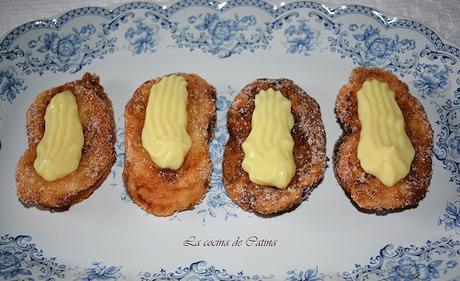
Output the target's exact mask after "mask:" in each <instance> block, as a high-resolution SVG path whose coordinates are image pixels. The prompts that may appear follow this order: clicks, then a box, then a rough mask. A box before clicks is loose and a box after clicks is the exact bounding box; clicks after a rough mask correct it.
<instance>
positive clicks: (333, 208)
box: [0, 0, 460, 280]
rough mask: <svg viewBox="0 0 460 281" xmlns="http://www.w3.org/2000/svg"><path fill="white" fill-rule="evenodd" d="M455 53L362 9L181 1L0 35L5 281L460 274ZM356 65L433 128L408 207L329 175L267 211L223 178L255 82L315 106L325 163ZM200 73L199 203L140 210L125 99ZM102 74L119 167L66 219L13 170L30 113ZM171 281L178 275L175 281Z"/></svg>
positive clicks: (76, 14)
mask: <svg viewBox="0 0 460 281" xmlns="http://www.w3.org/2000/svg"><path fill="white" fill-rule="evenodd" d="M459 59H460V50H459V49H458V48H456V47H453V46H449V45H447V44H444V43H443V42H442V40H441V39H440V38H439V37H438V36H437V35H436V33H435V32H434V31H432V30H431V29H430V28H428V27H427V26H425V25H423V24H420V23H417V22H414V21H411V20H405V19H397V18H387V17H386V16H384V15H382V14H381V13H380V12H378V11H375V10H373V9H371V8H367V7H363V6H354V5H348V6H342V7H340V8H338V9H335V10H330V9H329V8H327V7H326V6H324V5H321V4H318V3H314V2H293V3H287V4H286V3H284V2H283V3H282V4H280V5H275V6H272V5H271V4H267V3H265V2H263V1H257V0H238V1H230V2H223V3H221V4H218V3H213V2H207V1H201V0H183V1H180V2H177V3H173V4H168V5H164V6H163V5H157V4H154V3H129V4H125V5H122V6H119V7H117V8H115V9H113V10H107V9H104V8H92V7H87V8H82V9H77V10H72V11H69V12H67V13H65V14H63V15H62V16H60V17H59V18H56V19H53V20H47V21H35V22H29V23H26V24H24V25H22V26H19V27H17V28H16V29H14V30H13V31H12V32H10V33H8V34H7V35H6V36H5V37H4V38H3V40H2V41H0V98H1V100H0V144H1V149H0V155H1V156H0V157H1V162H0V178H1V179H2V187H1V188H2V196H1V197H0V208H1V209H0V210H1V212H0V225H1V231H0V235H1V238H0V277H3V278H4V279H14V280H28V279H27V278H33V279H35V280H51V279H54V280H59V279H68V280H121V279H127V280H162V279H168V278H170V279H173V280H177V279H179V280H180V279H184V280H265V279H272V280H284V279H287V280H330V279H346V280H364V279H366V278H369V279H370V280H374V279H385V280H411V279H418V280H431V279H437V278H442V279H443V280H458V279H460V275H459V272H460V265H459V263H460V242H459V241H458V239H459V237H460V175H459V174H460V170H459V169H460V167H459V163H460V70H459V69H460V66H459V65H460V63H459ZM358 65H361V66H379V67H382V68H386V69H389V70H392V71H393V72H394V73H396V74H397V75H398V76H399V77H400V78H401V79H402V80H403V81H405V82H406V83H407V84H408V85H409V87H410V89H411V92H412V94H413V95H414V96H416V97H417V98H418V99H419V100H420V101H421V102H422V104H423V105H424V107H425V110H426V112H427V114H428V118H429V120H430V122H431V124H432V126H433V130H434V141H435V146H434V153H433V160H434V161H433V177H432V181H431V185H430V188H429V192H428V194H427V196H426V198H425V199H424V200H423V201H422V202H421V203H420V205H419V206H418V207H417V208H415V209H409V210H405V211H403V212H400V213H394V214H389V215H386V216H376V215H370V214H364V213H361V212H359V211H358V210H357V209H356V208H355V207H354V206H353V205H352V204H351V203H350V201H349V199H348V198H347V197H346V196H345V194H344V192H343V191H342V189H341V188H340V186H339V185H338V184H337V182H336V179H335V177H334V173H333V169H332V163H331V161H330V160H329V162H328V168H327V170H326V174H325V178H324V180H323V182H322V183H321V184H320V185H319V186H318V187H317V188H316V189H315V190H314V191H313V192H312V194H311V196H310V198H309V199H308V200H307V201H304V202H303V203H302V204H301V205H300V206H299V207H298V208H296V209H295V210H294V211H292V212H289V213H286V214H283V215H280V216H275V217H272V218H261V217H258V216H255V215H253V214H250V213H247V212H244V211H242V210H240V209H239V207H237V206H235V205H234V204H233V203H232V202H231V201H230V200H229V199H228V197H227V195H226V193H225V190H224V188H223V185H222V180H221V171H222V168H221V162H222V154H223V146H224V145H225V143H226V141H227V137H228V136H227V132H226V119H225V118H226V112H227V109H228V106H229V105H230V103H231V101H232V99H233V97H234V96H235V95H236V94H237V93H238V91H239V90H240V89H241V88H242V87H243V86H244V85H246V84H248V83H250V82H252V81H253V80H255V79H256V78H261V77H269V78H279V77H286V78H290V79H292V80H294V81H295V83H297V84H298V85H300V86H301V87H302V88H303V89H305V90H306V91H307V92H308V93H309V94H310V95H311V96H312V97H314V98H315V99H316V100H317V101H318V103H319V104H320V106H321V111H322V118H323V122H324V124H325V127H326V136H327V151H328V156H329V158H330V159H331V158H332V149H333V146H334V143H335V141H336V140H337V139H338V137H339V136H340V134H341V130H340V127H339V125H338V124H337V122H336V119H335V115H334V112H333V108H334V102H335V97H336V94H337V92H338V90H339V88H340V87H341V86H342V85H343V84H345V83H346V81H347V79H348V76H349V74H350V72H351V70H352V69H353V67H356V66H358ZM179 71H181V72H194V73H198V74H200V75H201V76H202V77H204V78H205V79H206V80H207V81H208V82H209V83H211V84H213V85H214V86H215V87H216V88H217V92H218V99H217V124H216V130H215V138H214V139H213V141H212V143H211V150H210V154H211V157H212V160H213V163H214V171H213V175H212V180H211V184H210V190H209V192H208V193H207V195H206V197H205V198H204V200H203V201H202V202H201V204H199V205H197V206H196V207H195V209H193V210H190V211H186V212H181V213H178V214H176V215H174V216H171V217H167V218H158V217H155V216H153V215H148V214H146V213H145V212H143V211H142V210H141V209H140V208H139V207H138V206H137V205H135V204H133V203H132V202H131V201H130V199H129V197H128V196H127V195H126V193H125V190H124V186H123V183H122V178H121V172H122V170H123V167H122V165H123V156H124V152H123V146H124V143H123V141H124V132H123V126H124V119H123V111H124V106H125V104H126V102H127V101H128V100H129V98H130V97H131V95H132V93H133V92H134V90H135V89H136V88H137V87H138V86H139V85H141V84H142V83H143V82H144V81H146V80H149V79H151V78H154V77H157V76H161V75H164V74H167V73H171V72H179ZM84 72H95V73H97V74H99V75H100V77H101V84H102V85H103V86H104V88H105V90H106V92H107V93H108V95H109V97H110V98H111V100H112V102H113V105H114V111H115V118H116V123H117V143H116V148H117V162H116V163H115V165H114V167H113V169H112V172H111V174H110V175H109V177H108V178H107V179H106V181H105V182H104V184H103V185H102V186H101V187H100V188H99V189H98V190H96V191H95V192H94V194H93V195H92V196H90V197H89V198H88V199H86V200H84V201H83V202H81V203H80V204H77V205H75V206H73V207H71V208H70V209H69V210H68V211H65V212H55V213H53V212H49V211H44V210H39V209H37V208H25V207H24V206H23V205H22V204H21V203H20V202H19V201H18V200H17V197H16V188H15V166H16V163H17V161H18V159H19V157H20V155H21V154H22V153H23V151H24V149H25V147H26V144H27V136H26V133H25V126H24V122H25V112H26V110H27V108H28V106H29V105H30V104H31V103H32V101H33V99H34V98H35V96H36V95H37V94H39V93H40V92H41V91H43V90H45V89H48V88H51V87H54V86H56V85H60V84H63V83H65V82H68V81H72V80H75V79H78V78H80V77H81V76H82V74H83V73H84ZM174 278H175V279H174Z"/></svg>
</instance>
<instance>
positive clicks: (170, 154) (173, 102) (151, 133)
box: [142, 74, 192, 170]
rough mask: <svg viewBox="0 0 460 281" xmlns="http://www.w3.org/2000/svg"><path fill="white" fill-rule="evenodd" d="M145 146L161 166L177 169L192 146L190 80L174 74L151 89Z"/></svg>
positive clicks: (143, 132)
mask: <svg viewBox="0 0 460 281" xmlns="http://www.w3.org/2000/svg"><path fill="white" fill-rule="evenodd" d="M142 146H143V147H144V148H145V149H146V150H147V152H148V153H149V154H150V157H151V158H152V160H153V162H155V163H156V164H157V165H158V166H160V167H161V168H164V169H166V168H167V169H173V170H177V169H179V168H180V166H182V163H183V162H184V159H185V156H186V155H187V152H188V151H189V149H190V147H191V146H192V141H191V139H190V136H189V135H188V133H187V81H186V80H185V78H184V77H182V76H177V75H174V74H173V75H170V76H166V77H164V78H162V79H161V81H160V82H158V83H156V84H155V85H153V86H152V88H151V89H150V96H149V101H148V103H147V109H146V112H145V123H144V128H143V129H142Z"/></svg>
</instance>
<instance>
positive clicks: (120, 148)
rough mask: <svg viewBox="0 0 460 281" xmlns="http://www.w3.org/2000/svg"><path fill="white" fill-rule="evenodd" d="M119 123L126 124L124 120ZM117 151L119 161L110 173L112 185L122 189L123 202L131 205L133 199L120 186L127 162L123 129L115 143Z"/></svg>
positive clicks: (118, 132) (120, 130) (122, 186)
mask: <svg viewBox="0 0 460 281" xmlns="http://www.w3.org/2000/svg"><path fill="white" fill-rule="evenodd" d="M119 122H124V120H122V118H120V120H119ZM115 151H116V155H117V160H116V162H115V164H114V165H113V167H112V171H111V172H110V174H111V180H112V182H111V183H110V185H111V186H114V187H121V189H122V192H121V195H120V199H121V201H122V202H124V203H131V202H132V201H131V198H130V197H129V195H128V194H127V193H126V190H125V187H124V185H123V184H120V182H123V179H122V176H121V174H122V172H123V165H124V161H125V130H124V129H122V128H118V129H117V141H116V143H115Z"/></svg>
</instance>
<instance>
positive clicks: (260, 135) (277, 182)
mask: <svg viewBox="0 0 460 281" xmlns="http://www.w3.org/2000/svg"><path fill="white" fill-rule="evenodd" d="M255 103H256V106H255V109H254V112H253V114H252V129H251V133H250V134H249V136H248V138H247V139H246V140H245V141H244V142H243V145H242V147H243V151H244V160H243V163H242V166H243V169H244V170H245V171H246V172H247V173H248V174H249V179H250V180H251V181H252V182H254V183H257V184H262V185H270V186H275V187H277V188H285V187H286V186H287V185H288V184H289V182H290V181H291V179H292V177H294V174H295V163H294V156H293V154H292V151H293V149H294V140H293V139H292V136H291V129H292V127H293V126H294V117H293V116H292V113H291V101H290V100H289V99H287V98H285V97H284V96H283V95H282V94H281V92H279V91H274V90H273V89H272V88H270V89H268V90H266V91H264V90H262V91H260V92H259V93H258V94H257V95H256V98H255Z"/></svg>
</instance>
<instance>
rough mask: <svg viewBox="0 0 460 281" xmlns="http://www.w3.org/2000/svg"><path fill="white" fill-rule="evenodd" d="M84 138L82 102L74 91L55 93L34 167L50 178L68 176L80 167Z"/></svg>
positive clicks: (47, 109) (47, 114)
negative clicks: (81, 119)
mask: <svg viewBox="0 0 460 281" xmlns="http://www.w3.org/2000/svg"><path fill="white" fill-rule="evenodd" d="M83 143H84V137H83V129H82V127H81V123H80V117H79V115H78V105H77V102H76V100H75V96H74V95H73V93H72V92H71V91H64V92H62V93H59V94H57V95H55V96H54V97H53V98H52V99H51V101H50V103H49V104H48V106H47V107H46V112H45V134H44V135H43V138H42V139H41V140H40V142H39V143H38V146H37V158H36V159H35V162H34V168H35V171H37V173H38V174H39V175H40V176H41V177H42V178H44V179H45V180H46V181H48V182H50V181H54V180H57V179H60V178H63V177H65V176H67V175H68V174H70V173H72V172H73V171H75V170H76V169H77V168H78V165H79V164H80V159H81V152H82V148H83Z"/></svg>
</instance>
